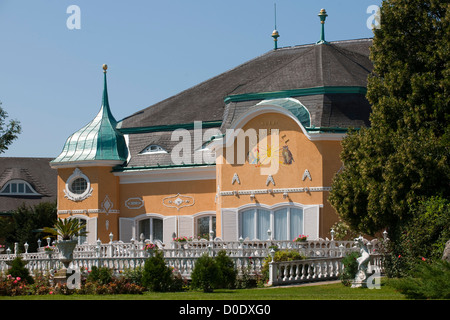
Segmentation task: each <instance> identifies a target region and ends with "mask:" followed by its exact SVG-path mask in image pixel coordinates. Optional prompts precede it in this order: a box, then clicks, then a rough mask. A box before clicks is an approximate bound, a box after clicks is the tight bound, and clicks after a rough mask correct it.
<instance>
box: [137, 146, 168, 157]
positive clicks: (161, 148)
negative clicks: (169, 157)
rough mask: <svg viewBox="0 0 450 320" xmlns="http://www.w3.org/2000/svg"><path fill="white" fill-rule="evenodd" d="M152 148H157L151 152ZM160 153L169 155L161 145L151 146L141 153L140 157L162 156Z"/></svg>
mask: <svg viewBox="0 0 450 320" xmlns="http://www.w3.org/2000/svg"><path fill="white" fill-rule="evenodd" d="M152 147H156V150H151V148H152ZM160 153H167V150H166V149H164V148H163V147H161V146H160V145H157V144H149V145H148V146H146V147H145V148H144V149H143V150H142V151H141V152H139V155H149V154H160Z"/></svg>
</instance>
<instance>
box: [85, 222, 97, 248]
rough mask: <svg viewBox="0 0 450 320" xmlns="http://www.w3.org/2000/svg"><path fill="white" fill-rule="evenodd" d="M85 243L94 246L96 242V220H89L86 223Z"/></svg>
mask: <svg viewBox="0 0 450 320" xmlns="http://www.w3.org/2000/svg"><path fill="white" fill-rule="evenodd" d="M86 229H87V231H88V234H87V243H89V244H94V243H95V241H97V218H90V219H87V221H86Z"/></svg>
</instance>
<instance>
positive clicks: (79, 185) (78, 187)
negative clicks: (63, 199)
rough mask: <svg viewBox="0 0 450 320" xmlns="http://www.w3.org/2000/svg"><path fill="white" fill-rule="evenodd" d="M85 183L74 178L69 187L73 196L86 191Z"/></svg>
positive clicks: (84, 180)
mask: <svg viewBox="0 0 450 320" xmlns="http://www.w3.org/2000/svg"><path fill="white" fill-rule="evenodd" d="M87 185H88V183H87V181H86V179H84V178H76V179H75V180H73V181H72V184H71V185H70V191H72V192H73V193H75V194H83V193H84V192H85V191H86V189H87Z"/></svg>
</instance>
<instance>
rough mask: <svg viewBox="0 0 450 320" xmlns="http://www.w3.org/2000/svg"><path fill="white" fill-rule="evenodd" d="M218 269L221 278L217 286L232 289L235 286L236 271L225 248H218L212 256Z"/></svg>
mask: <svg viewBox="0 0 450 320" xmlns="http://www.w3.org/2000/svg"><path fill="white" fill-rule="evenodd" d="M214 259H215V261H216V263H217V266H218V268H219V270H220V272H219V273H220V274H221V278H220V283H219V284H218V288H224V289H232V288H233V287H234V286H235V282H236V276H237V271H236V268H235V267H234V262H233V260H231V258H230V257H229V256H228V255H227V253H226V251H225V250H220V251H219V252H218V253H217V256H216V257H214Z"/></svg>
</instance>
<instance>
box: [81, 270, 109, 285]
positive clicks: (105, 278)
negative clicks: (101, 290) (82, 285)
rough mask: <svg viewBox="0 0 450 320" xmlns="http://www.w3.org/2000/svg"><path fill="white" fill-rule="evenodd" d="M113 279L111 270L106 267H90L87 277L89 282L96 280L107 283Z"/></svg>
mask: <svg viewBox="0 0 450 320" xmlns="http://www.w3.org/2000/svg"><path fill="white" fill-rule="evenodd" d="M112 280H113V273H112V270H111V269H109V268H107V267H100V268H98V267H96V266H93V267H92V268H91V272H90V273H89V275H88V277H87V281H89V282H98V283H99V284H108V283H110V282H111V281H112Z"/></svg>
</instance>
